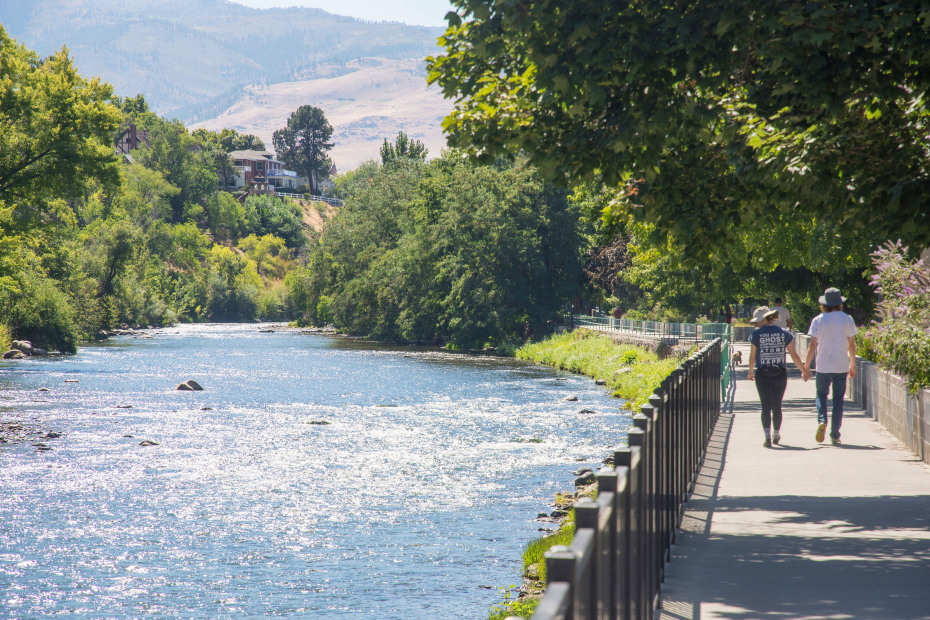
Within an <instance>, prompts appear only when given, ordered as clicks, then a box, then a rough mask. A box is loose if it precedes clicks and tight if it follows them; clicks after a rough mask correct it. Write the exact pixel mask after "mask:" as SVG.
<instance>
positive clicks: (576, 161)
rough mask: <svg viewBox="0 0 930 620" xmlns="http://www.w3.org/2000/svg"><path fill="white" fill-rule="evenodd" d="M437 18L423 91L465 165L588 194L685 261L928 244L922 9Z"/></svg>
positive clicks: (506, 13)
mask: <svg viewBox="0 0 930 620" xmlns="http://www.w3.org/2000/svg"><path fill="white" fill-rule="evenodd" d="M453 4H454V5H455V6H456V7H457V8H458V13H453V14H450V15H449V16H448V18H449V23H450V27H449V29H448V30H447V31H446V33H445V35H444V36H443V37H442V38H441V44H442V45H443V46H444V48H445V54H444V55H440V56H435V57H432V58H430V59H429V61H428V63H429V69H430V76H429V80H430V81H431V82H432V83H438V84H439V85H440V86H441V87H442V88H443V90H444V92H445V94H446V96H447V97H453V98H456V99H457V103H456V108H455V110H454V111H453V112H452V114H450V116H449V117H447V119H446V121H445V123H444V127H445V131H446V132H447V134H448V137H449V142H450V144H451V145H453V146H458V147H461V148H465V149H467V150H468V151H469V152H470V153H471V154H473V155H474V156H477V157H478V158H479V159H483V160H485V161H491V160H492V159H493V158H494V157H496V156H498V155H500V154H504V153H510V154H514V153H520V152H522V153H525V154H526V156H527V157H529V159H530V161H532V162H533V163H535V164H536V165H537V166H538V167H539V170H540V173H541V174H542V175H543V176H544V177H545V178H548V179H550V180H558V181H560V182H563V183H574V182H577V181H579V180H583V179H591V178H603V179H604V180H605V181H606V182H607V183H608V185H610V186H612V187H617V188H618V190H617V196H616V200H615V201H614V203H613V205H612V208H611V209H609V210H608V215H612V216H614V217H627V216H630V215H632V216H634V217H636V218H638V219H641V220H644V221H648V222H650V223H651V224H652V225H653V226H654V230H655V233H656V235H657V238H659V237H661V238H666V237H669V238H671V239H672V240H673V242H674V243H676V244H678V245H679V246H680V247H683V248H686V249H687V251H688V253H689V256H691V257H694V258H696V259H701V260H705V259H717V258H722V259H725V260H728V259H729V256H728V250H729V249H730V247H731V246H733V245H734V243H735V244H737V245H742V243H741V237H742V236H743V231H745V230H746V229H747V228H749V227H757V228H764V227H765V225H767V224H769V223H771V222H778V221H781V220H784V219H785V218H792V219H796V220H797V221H799V222H801V223H802V224H803V223H804V222H816V225H817V226H821V227H824V228H825V229H827V231H828V232H829V234H831V235H836V236H837V237H838V238H841V239H855V238H860V237H866V238H868V239H869V240H870V241H872V242H874V243H878V242H881V241H882V240H884V239H887V238H897V237H902V238H904V239H905V240H908V241H909V242H913V243H919V244H926V243H928V242H930V208H928V198H927V196H930V157H928V152H930V114H928V108H927V99H926V97H927V92H928V87H930V1H928V0H916V1H914V2H907V3H894V2H888V1H885V0H853V1H851V2H838V1H831V2H817V3H811V2H807V1H800V0H760V1H758V2H742V1H741V0H697V1H694V0H688V1H684V0H678V1H672V0H664V1H661V2H656V1H654V0H627V1H622V2H621V1H610V0H608V1H603V0H597V1H595V0H578V1H576V2H571V3H565V2H561V1H556V0H527V1H526V2H519V3H510V2H496V1H491V0H455V1H454V2H453ZM873 245H874V244H873Z"/></svg>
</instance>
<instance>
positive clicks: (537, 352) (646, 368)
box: [516, 328, 682, 411]
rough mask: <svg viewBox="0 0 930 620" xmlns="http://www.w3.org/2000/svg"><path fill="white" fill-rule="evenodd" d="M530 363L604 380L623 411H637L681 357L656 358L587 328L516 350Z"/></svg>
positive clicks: (673, 368)
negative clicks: (533, 362)
mask: <svg viewBox="0 0 930 620" xmlns="http://www.w3.org/2000/svg"><path fill="white" fill-rule="evenodd" d="M516 356H517V357H518V358H520V359H526V360H533V361H535V362H539V363H541V364H546V365H548V366H555V367H556V368H561V369H562V370H570V371H571V372H575V373H579V374H583V375H588V376H589V377H593V378H594V379H595V380H598V381H603V382H604V384H605V385H606V386H607V387H608V388H610V390H611V391H612V393H613V395H614V396H616V397H617V398H622V399H624V400H625V401H626V403H625V404H624V408H625V409H629V410H632V411H638V410H639V408H640V407H641V406H642V405H645V404H646V402H648V400H649V396H650V395H651V394H652V393H653V392H654V391H655V390H656V388H658V387H659V385H660V384H661V383H662V380H663V379H665V377H667V376H668V375H669V374H671V372H672V371H673V370H675V369H676V368H678V366H679V365H680V364H681V362H682V358H680V357H667V358H665V359H659V356H657V355H656V354H655V353H652V352H651V351H647V350H646V349H643V348H642V347H637V346H634V345H630V344H620V343H617V342H615V341H614V340H613V339H611V338H610V337H609V336H605V335H603V334H600V333H598V332H596V331H592V330H589V329H584V328H580V329H576V330H575V331H573V332H564V333H562V334H556V335H553V336H551V337H549V338H547V339H546V340H542V341H540V342H536V343H533V344H528V345H524V346H522V347H520V348H519V349H517V351H516Z"/></svg>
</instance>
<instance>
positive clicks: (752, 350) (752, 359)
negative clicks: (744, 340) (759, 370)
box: [746, 344, 757, 381]
mask: <svg viewBox="0 0 930 620" xmlns="http://www.w3.org/2000/svg"><path fill="white" fill-rule="evenodd" d="M756 351H757V349H756V345H754V344H751V345H749V374H748V375H746V378H747V379H749V380H750V381H752V380H753V379H755V377H756Z"/></svg>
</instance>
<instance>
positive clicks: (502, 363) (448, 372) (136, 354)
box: [0, 325, 630, 620]
mask: <svg viewBox="0 0 930 620" xmlns="http://www.w3.org/2000/svg"><path fill="white" fill-rule="evenodd" d="M188 379H194V380H196V381H198V382H199V383H200V384H202V385H203V387H204V390H203V391H198V392H190V391H187V392H185V391H177V390H176V389H175V387H176V386H177V385H178V384H179V383H181V382H183V381H186V380H188ZM568 395H576V396H577V397H578V399H579V400H578V401H577V402H565V401H562V400H561V399H562V398H563V397H565V396H568ZM620 404H621V403H620V401H617V400H614V399H611V398H610V397H609V396H608V395H607V394H606V393H605V391H604V389H603V388H599V387H596V386H595V385H594V383H593V381H591V380H590V379H587V378H584V377H580V376H573V375H571V374H567V373H561V372H558V371H555V370H552V369H549V368H546V367H541V366H536V365H532V364H529V363H526V362H521V361H519V360H513V359H502V358H495V357H482V356H466V355H458V354H450V353H445V352H441V351H432V350H424V349H416V348H396V347H388V346H382V345H377V344H372V343H365V342H359V341H354V340H349V339H344V338H337V337H328V336H320V335H306V334H301V333H300V332H298V331H297V330H290V329H286V328H284V327H283V326H276V328H275V329H274V331H273V333H267V332H266V333H263V332H261V331H259V329H258V328H257V327H256V326H254V325H193V326H191V325H182V326H178V327H172V328H168V329H164V330H159V331H153V332H150V334H149V335H146V336H121V337H118V338H114V339H112V340H110V341H107V342H106V343H103V344H100V345H95V346H88V347H82V348H81V349H80V351H79V352H78V354H77V355H74V356H60V357H49V358H45V359H32V360H28V361H20V362H12V361H0V421H2V422H5V423H7V424H8V425H9V423H11V422H14V423H17V424H20V425H21V426H23V427H24V429H25V430H26V431H31V432H32V435H30V436H29V437H28V438H27V439H26V440H25V441H19V442H10V443H4V444H0V617H11V618H13V617H15V618H36V617H80V618H128V617H133V618H135V617H180V618H223V617H236V618H239V617H264V616H288V617H313V618H352V619H378V620H381V619H392V618H398V619H401V618H404V619H417V618H434V617H435V618H477V619H479V620H483V619H484V618H486V617H487V613H488V609H489V608H490V606H491V605H493V604H495V603H497V602H499V601H500V600H501V593H500V592H499V591H498V588H499V587H501V586H504V587H507V586H510V585H511V584H518V583H520V578H519V568H520V567H519V558H520V554H521V549H522V547H523V546H524V545H525V544H526V543H527V542H528V541H530V540H532V539H534V538H536V537H538V536H540V535H541V533H540V531H539V530H540V528H541V527H546V526H548V525H549V524H546V523H542V522H539V521H536V520H535V517H536V515H537V514H538V513H539V512H541V511H546V510H548V509H549V504H550V503H551V501H552V499H553V496H554V494H555V493H556V492H558V491H562V490H566V489H570V488H572V487H573V482H572V481H573V475H572V471H573V470H575V469H577V468H579V467H582V466H586V465H587V466H592V465H598V464H599V462H600V460H601V459H602V458H603V457H604V456H606V455H607V454H609V453H610V449H611V448H612V447H613V446H617V445H619V444H620V443H622V442H623V441H624V437H625V436H626V430H627V429H628V428H629V426H630V417H629V416H628V415H627V414H624V413H622V412H621V410H620ZM582 408H587V409H590V410H593V411H595V412H596V413H594V414H588V415H581V414H579V413H578V411H579V410H580V409H582ZM49 432H52V433H53V435H52V437H51V438H45V437H46V436H47V435H48V433H49ZM38 433H41V435H39V434H38ZM54 434H60V437H54ZM144 442H146V443H147V442H153V443H155V444H157V445H141V444H142V443H144ZM34 444H44V445H45V446H46V449H42V446H36V445H34Z"/></svg>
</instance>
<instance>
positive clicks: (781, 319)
mask: <svg viewBox="0 0 930 620" xmlns="http://www.w3.org/2000/svg"><path fill="white" fill-rule="evenodd" d="M772 310H778V318H777V319H775V320H774V321H772V323H774V324H775V325H778V326H779V327H781V328H782V329H788V319H790V318H791V313H790V312H788V308H785V307H784V306H775V307H774V308H772Z"/></svg>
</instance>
